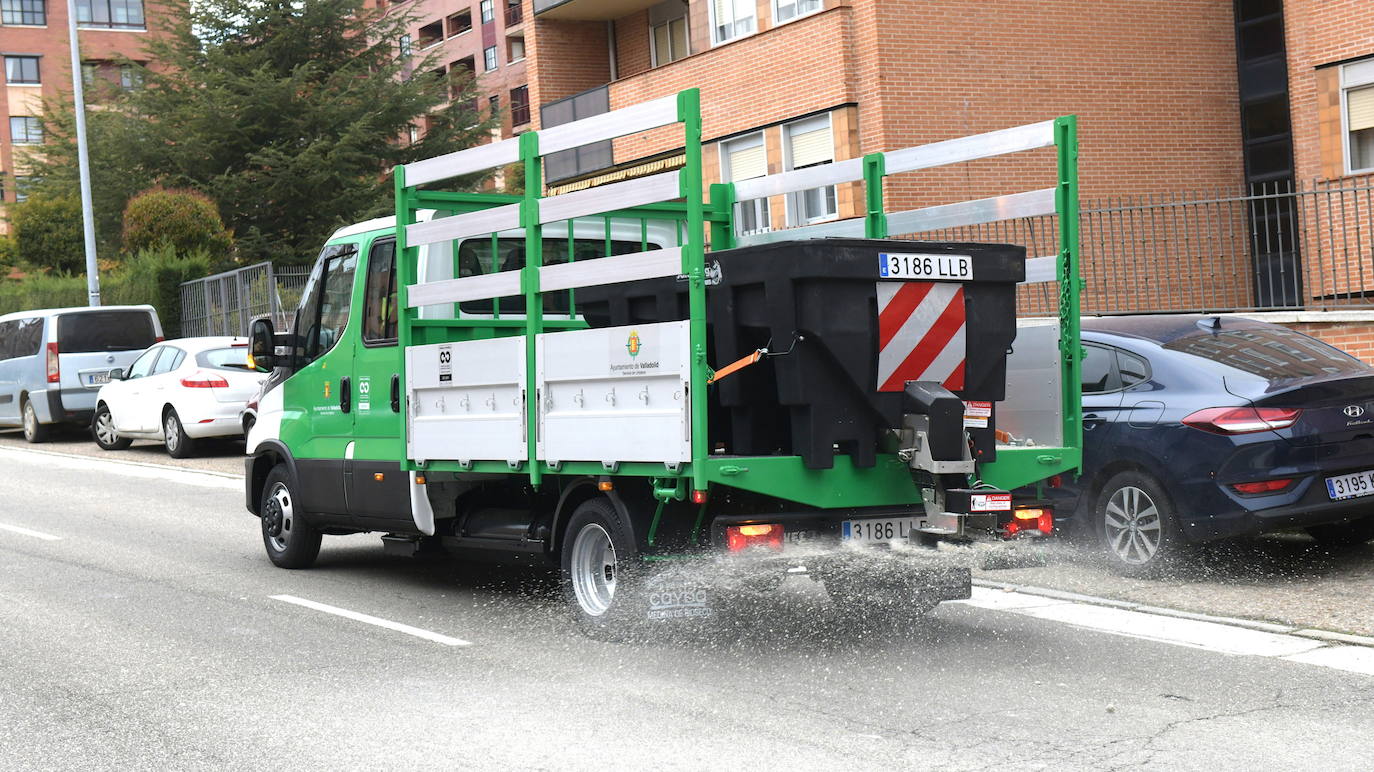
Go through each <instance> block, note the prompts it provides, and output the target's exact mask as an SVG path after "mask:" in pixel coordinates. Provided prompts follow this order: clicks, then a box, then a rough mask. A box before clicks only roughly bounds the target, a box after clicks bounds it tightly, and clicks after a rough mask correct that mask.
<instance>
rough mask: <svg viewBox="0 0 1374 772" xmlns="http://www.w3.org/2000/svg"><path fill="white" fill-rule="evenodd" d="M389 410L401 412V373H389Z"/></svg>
mask: <svg viewBox="0 0 1374 772" xmlns="http://www.w3.org/2000/svg"><path fill="white" fill-rule="evenodd" d="M391 412H393V413H399V412H401V375H400V373H392V374H391Z"/></svg>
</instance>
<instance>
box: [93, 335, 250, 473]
mask: <svg viewBox="0 0 1374 772" xmlns="http://www.w3.org/2000/svg"><path fill="white" fill-rule="evenodd" d="M109 375H110V382H109V383H108V384H107V385H105V386H104V387H103V388H101V389H100V394H99V396H98V397H97V400H96V406H95V418H94V420H92V422H91V435H92V436H93V437H94V438H95V442H96V444H97V445H99V446H100V447H101V448H103V449H105V450H123V449H124V448H127V447H129V443H130V442H131V441H133V440H135V439H147V440H161V441H162V442H163V443H164V444H165V445H166V446H167V453H168V455H170V456H172V457H174V458H185V457H186V456H189V455H191V453H192V452H193V451H194V449H195V444H196V440H199V439H202V438H206V437H233V436H241V435H242V434H243V424H242V423H240V414H241V413H242V412H243V409H244V405H245V404H247V402H248V400H249V398H251V397H252V396H253V395H254V394H256V393H257V391H258V386H259V384H260V383H261V382H262V380H263V378H264V377H265V376H264V375H263V374H261V373H258V372H256V371H254V370H252V369H250V368H249V366H248V340H247V339H246V338H226V337H213V338H183V339H181V340H171V341H167V342H166V343H162V344H159V345H156V346H153V347H152V348H150V349H148V350H147V351H146V352H144V354H143V355H142V356H140V357H139V358H138V359H137V360H136V361H135V362H134V363H133V364H132V365H130V367H129V369H128V370H127V371H122V370H118V369H116V370H113V371H111V372H110V374H109Z"/></svg>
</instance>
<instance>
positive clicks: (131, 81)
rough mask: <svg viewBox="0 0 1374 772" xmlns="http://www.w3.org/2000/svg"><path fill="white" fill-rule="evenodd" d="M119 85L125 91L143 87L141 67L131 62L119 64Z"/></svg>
mask: <svg viewBox="0 0 1374 772" xmlns="http://www.w3.org/2000/svg"><path fill="white" fill-rule="evenodd" d="M119 87H120V88H122V89H124V90H125V91H133V90H134V89H139V88H143V69H142V68H140V67H138V66H136V65H132V64H121V65H120V66H119Z"/></svg>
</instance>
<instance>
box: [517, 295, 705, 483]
mask: <svg viewBox="0 0 1374 772" xmlns="http://www.w3.org/2000/svg"><path fill="white" fill-rule="evenodd" d="M687 325H688V323H687V322H660V323H658V324H642V325H636V326H631V327H610V328H603V329H595V330H575V331H572V332H554V333H546V334H544V335H540V336H539V340H538V342H537V351H538V355H537V356H536V358H535V361H536V368H537V373H536V376H535V377H536V383H537V384H538V388H539V393H540V395H541V401H540V405H539V447H538V454H539V458H540V459H542V460H544V461H547V462H549V463H561V462H564V461H598V462H601V463H603V464H610V463H616V462H629V461H651V462H659V463H664V464H681V463H686V462H688V461H690V460H691V455H692V436H691V426H692V422H691V411H690V408H689V400H688V397H687V390H688V387H689V384H690V382H691V366H690V360H689V358H688V357H689V352H690V349H691V346H690V345H689V341H688V326H687Z"/></svg>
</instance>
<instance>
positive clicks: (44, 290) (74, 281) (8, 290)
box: [0, 273, 86, 314]
mask: <svg viewBox="0 0 1374 772" xmlns="http://www.w3.org/2000/svg"><path fill="white" fill-rule="evenodd" d="M84 305H86V278H85V277H84V276H66V275H55V276H49V275H45V274H41V273H40V274H33V275H31V276H29V277H28V278H26V279H24V280H23V281H15V282H9V281H7V282H0V314H8V313H10V312H11V311H30V310H33V309H35V308H63V307H66V306H84Z"/></svg>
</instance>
